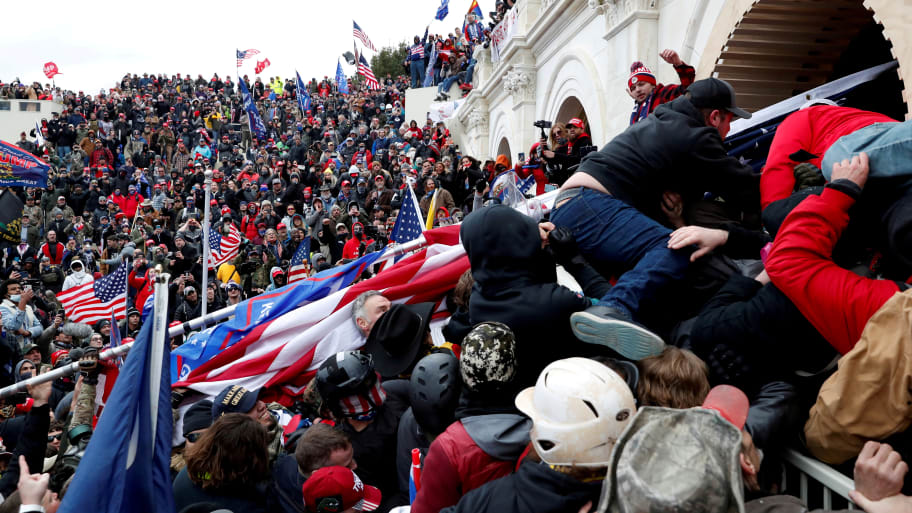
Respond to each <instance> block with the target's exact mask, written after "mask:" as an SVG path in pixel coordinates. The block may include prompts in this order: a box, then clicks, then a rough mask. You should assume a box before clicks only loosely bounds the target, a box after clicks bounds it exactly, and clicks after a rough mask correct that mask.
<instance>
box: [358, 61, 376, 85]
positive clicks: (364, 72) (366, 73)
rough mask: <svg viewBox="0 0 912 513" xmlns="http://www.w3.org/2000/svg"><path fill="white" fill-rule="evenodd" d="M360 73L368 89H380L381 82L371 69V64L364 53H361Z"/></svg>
mask: <svg viewBox="0 0 912 513" xmlns="http://www.w3.org/2000/svg"><path fill="white" fill-rule="evenodd" d="M358 74H359V75H361V76H363V77H364V79H365V81H366V82H367V88H368V89H380V82H377V77H375V76H374V72H373V71H371V68H370V64H368V63H367V59H365V58H364V54H361V56H360V58H359V59H358Z"/></svg>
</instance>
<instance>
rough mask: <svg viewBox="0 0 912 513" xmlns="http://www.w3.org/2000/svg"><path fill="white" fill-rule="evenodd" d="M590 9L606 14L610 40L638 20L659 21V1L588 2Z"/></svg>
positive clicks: (597, 0)
mask: <svg viewBox="0 0 912 513" xmlns="http://www.w3.org/2000/svg"><path fill="white" fill-rule="evenodd" d="M588 2H589V7H591V8H593V9H596V10H599V11H600V12H604V13H605V20H606V25H607V27H608V31H607V32H608V33H607V34H606V35H605V38H606V39H610V38H611V37H613V36H614V34H617V33H618V32H620V31H621V30H622V29H623V28H624V27H626V26H627V25H629V24H630V22H632V21H633V20H635V19H637V18H649V19H658V17H659V0H588Z"/></svg>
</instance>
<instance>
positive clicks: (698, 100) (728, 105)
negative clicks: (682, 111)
mask: <svg viewBox="0 0 912 513" xmlns="http://www.w3.org/2000/svg"><path fill="white" fill-rule="evenodd" d="M687 96H689V97H690V103H692V104H693V105H694V107H697V108H698V109H702V108H707V107H711V108H716V109H725V110H727V111H729V112H731V113H732V114H734V115H735V116H738V117H739V118H744V119H750V117H751V113H750V112H747V111H745V110H741V109H739V108H738V107H737V106H736V105H735V89H734V88H733V87H732V86H731V84H729V83H728V82H726V81H724V80H722V79H719V78H704V79H703V80H697V81H696V82H694V83H693V84H690V87H688V88H687Z"/></svg>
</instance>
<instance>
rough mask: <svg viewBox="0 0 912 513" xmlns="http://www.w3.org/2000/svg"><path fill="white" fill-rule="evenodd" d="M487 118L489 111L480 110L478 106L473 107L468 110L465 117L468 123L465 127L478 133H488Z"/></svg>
mask: <svg viewBox="0 0 912 513" xmlns="http://www.w3.org/2000/svg"><path fill="white" fill-rule="evenodd" d="M489 118H490V113H488V112H482V110H481V108H480V107H475V108H474V109H472V111H471V112H469V117H468V118H467V121H468V125H467V126H466V128H467V129H468V130H469V131H472V130H477V131H478V132H479V133H482V134H486V133H488V120H489Z"/></svg>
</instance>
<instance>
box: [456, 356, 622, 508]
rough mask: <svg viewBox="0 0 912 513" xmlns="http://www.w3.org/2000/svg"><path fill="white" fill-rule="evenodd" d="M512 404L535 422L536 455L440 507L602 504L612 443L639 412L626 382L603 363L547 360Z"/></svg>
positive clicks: (556, 506) (533, 435)
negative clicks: (502, 475)
mask: <svg viewBox="0 0 912 513" xmlns="http://www.w3.org/2000/svg"><path fill="white" fill-rule="evenodd" d="M515 403H516V407H517V408H518V409H519V410H520V411H522V412H523V413H525V414H526V415H528V416H529V418H531V419H532V429H531V430H530V432H529V436H530V438H531V441H532V449H533V451H534V452H533V453H532V454H530V455H529V457H527V458H526V459H524V461H523V462H522V464H521V465H520V467H519V469H518V470H517V471H516V473H513V474H510V475H508V476H506V477H504V478H502V479H497V480H494V481H491V482H489V483H487V484H485V485H484V486H482V487H480V488H478V489H476V490H473V491H471V492H469V493H468V494H466V495H465V496H463V497H462V499H460V501H459V503H458V504H457V505H456V506H454V507H450V508H445V509H443V510H442V511H444V512H447V513H462V512H470V511H471V512H472V513H484V512H488V511H490V512H495V511H496V512H501V511H510V512H512V513H525V512H529V513H532V512H535V513H549V512H564V511H580V510H581V508H582V507H583V506H585V505H586V504H587V503H589V502H591V503H592V504H597V503H598V500H599V496H600V494H601V489H602V480H603V479H604V477H605V474H606V472H607V470H608V465H609V463H610V462H611V453H612V449H614V444H615V442H616V441H617V439H618V438H619V437H620V436H621V433H623V432H624V428H626V427H627V425H628V424H629V423H630V422H631V419H633V418H634V416H635V415H636V412H637V411H636V401H635V400H634V398H633V393H632V392H631V391H630V388H628V386H627V383H626V382H625V381H624V380H623V379H622V378H621V377H620V376H619V375H618V374H617V373H615V372H614V371H613V370H611V369H609V368H608V367H607V366H605V365H603V364H601V363H599V362H596V361H594V360H589V359H587V358H568V359H566V360H558V361H556V362H553V363H552V364H550V365H548V367H546V368H545V370H544V371H542V373H541V376H539V378H538V382H537V383H536V384H535V386H534V387H530V388H527V389H525V390H523V391H522V392H520V393H519V395H517V396H516V401H515ZM534 459H540V460H541V462H536V461H533V460H534Z"/></svg>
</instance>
